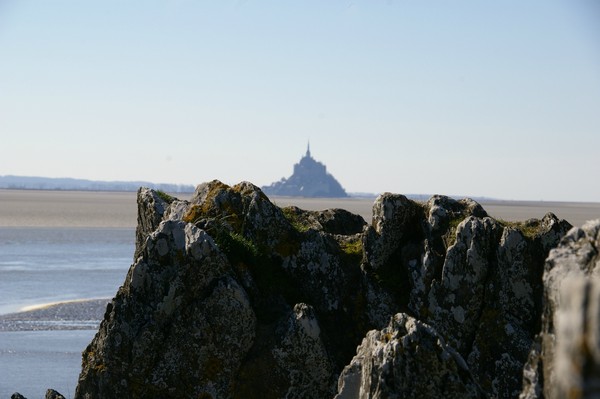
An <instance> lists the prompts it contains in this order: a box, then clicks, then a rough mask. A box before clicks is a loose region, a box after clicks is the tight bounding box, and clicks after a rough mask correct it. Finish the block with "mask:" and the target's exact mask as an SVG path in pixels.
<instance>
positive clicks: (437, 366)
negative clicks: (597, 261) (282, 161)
mask: <svg viewBox="0 0 600 399" xmlns="http://www.w3.org/2000/svg"><path fill="white" fill-rule="evenodd" d="M569 228H570V225H569V224H568V223H566V222H564V221H560V220H558V219H557V218H556V217H555V216H554V215H551V214H549V215H546V216H545V217H544V218H543V219H542V220H529V221H526V222H523V223H516V222H504V221H499V220H494V219H493V218H491V217H488V215H487V214H486V213H485V211H484V210H483V208H481V206H480V205H479V204H477V203H476V202H475V201H472V200H469V199H465V200H460V201H456V200H453V199H450V198H448V197H444V196H435V197H432V198H431V199H430V200H429V201H428V202H427V203H426V204H422V203H417V202H414V201H411V200H409V199H407V198H406V197H404V196H401V195H394V194H389V193H388V194H384V195H382V196H380V197H379V198H378V199H377V200H376V202H375V204H374V207H373V221H372V223H371V225H366V223H365V222H364V220H362V218H360V217H359V216H355V215H352V214H350V213H348V212H346V211H343V210H338V209H332V210H327V211H322V212H309V211H303V210H301V209H298V208H295V207H288V208H284V209H280V208H278V207H277V206H275V205H273V204H272V203H271V202H270V201H269V199H268V197H267V196H266V195H265V194H264V193H263V192H262V191H261V190H260V189H259V188H258V187H256V186H254V185H252V184H250V183H247V182H242V183H240V184H237V185H235V186H233V187H230V186H227V185H225V184H223V183H221V182H219V181H216V180H215V181H212V182H209V183H204V184H201V185H199V186H198V187H197V189H196V191H195V193H194V195H193V196H192V198H191V199H190V201H180V200H177V199H175V198H172V197H169V196H166V195H164V194H162V193H159V192H154V191H152V190H147V189H141V190H140V191H139V193H138V229H137V231H136V257H135V262H134V264H133V265H132V266H131V268H130V270H129V272H128V274H127V276H126V279H125V282H124V284H123V286H122V287H121V288H120V290H119V292H118V293H117V295H116V297H115V298H114V299H113V300H112V302H111V303H110V304H109V305H108V307H107V310H106V312H105V314H104V318H103V321H102V324H101V326H100V330H99V332H98V334H97V335H96V337H95V338H94V340H93V341H92V343H91V344H90V345H89V347H88V348H87V349H86V351H85V352H84V356H83V367H82V373H81V375H80V381H79V385H78V388H77V392H76V397H77V398H95V397H98V398H99V397H132V398H137V397H198V396H202V397H209V396H210V397H213V398H214V397H219V398H221V397H223V398H230V397H233V398H246V397H263V398H281V397H298V398H300V397H309V398H310V397H316V398H321V397H331V396H333V395H334V393H335V382H336V381H337V380H338V377H339V373H340V372H342V370H344V369H345V371H344V374H343V376H344V377H343V378H342V379H341V380H340V384H341V385H340V392H339V394H340V395H341V396H340V397H355V396H356V395H359V397H410V395H421V396H420V397H438V396H437V395H446V396H449V397H461V395H466V397H471V396H473V395H474V396H475V397H478V396H480V395H481V394H482V392H483V393H485V395H487V396H489V397H499V398H508V397H516V396H517V395H518V394H519V392H520V391H521V375H522V369H523V365H524V363H525V362H526V361H527V359H528V358H529V359H532V360H531V361H532V362H534V363H535V362H537V363H536V364H533V363H532V365H531V366H528V368H527V370H528V371H527V373H528V374H527V375H529V376H531V379H532V381H534V380H535V381H540V382H539V384H543V378H537V377H536V376H539V373H538V374H536V373H537V371H536V370H537V369H536V367H538V366H539V364H541V362H542V360H539V359H544V356H545V355H544V349H543V348H544V346H543V342H544V339H543V338H544V335H543V334H542V335H540V336H539V338H538V339H537V340H536V334H537V333H538V332H539V331H540V320H541V315H542V297H543V295H544V294H543V293H544V292H545V291H544V286H543V285H542V273H543V272H544V260H545V259H546V257H547V255H548V252H549V251H550V249H551V248H552V247H553V246H555V245H556V244H557V243H558V241H559V240H560V239H561V237H562V236H563V235H564V234H565V233H566V231H567V230H568V229H569ZM587 229H588V230H589V231H591V230H590V229H589V228H587ZM588 230H585V231H588ZM585 231H584V230H581V231H580V232H578V233H577V232H575V233H573V234H575V236H574V238H572V239H571V240H572V241H576V240H578V239H579V237H580V236H582V235H585V234H589V232H588V233H585ZM567 241H568V239H567ZM571 258H573V256H571ZM586 264H587V263H586ZM548 295H550V293H548ZM549 306H551V305H549ZM549 312H550V311H549ZM408 315H410V316H408ZM392 317H393V321H392V323H391V324H390V322H389V320H390V318H392ZM369 330H373V331H372V332H370V333H369V334H368V335H366V334H367V332H368V331H369ZM365 336H366V338H365ZM361 341H362V342H363V345H361V348H359V354H358V355H357V353H356V347H357V345H359V344H360V343H361ZM537 343H539V348H540V350H539V351H538V352H531V353H530V349H531V348H532V346H533V345H534V344H537ZM423 348H427V350H423ZM355 355H357V356H356V357H354V356H355ZM384 355H385V356H384ZM528 356H529V357H528ZM353 357H354V360H352V359H353ZM360 359H375V360H373V361H374V362H375V363H365V362H363V361H362V360H360ZM536 359H537V360H536ZM351 361H352V362H351ZM346 366H347V367H346ZM427 368H431V370H433V372H432V373H430V374H431V375H429V374H427V372H426V371H427ZM378 376H379V377H378ZM407 378H408V380H407ZM536 378H537V380H536ZM533 391H535V389H533ZM361 392H363V393H364V395H363V394H361ZM348 395H349V396H348ZM352 395H354V396H352ZM361 395H362V396H361ZM407 395H408V396H407Z"/></svg>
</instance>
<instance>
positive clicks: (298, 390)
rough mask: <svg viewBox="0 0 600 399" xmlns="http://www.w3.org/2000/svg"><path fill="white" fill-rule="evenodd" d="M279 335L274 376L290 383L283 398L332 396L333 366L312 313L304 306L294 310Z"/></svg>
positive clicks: (273, 351) (273, 352) (302, 304)
mask: <svg viewBox="0 0 600 399" xmlns="http://www.w3.org/2000/svg"><path fill="white" fill-rule="evenodd" d="M280 330H281V331H279V332H278V334H277V335H278V336H280V337H282V339H281V341H280V342H279V343H278V344H277V345H276V346H275V348H274V349H273V350H272V354H273V358H274V359H275V366H276V368H277V372H279V373H282V374H284V375H286V378H285V379H286V380H287V381H289V382H290V385H289V388H288V389H287V391H286V392H285V394H284V395H283V397H286V398H290V399H291V398H298V399H302V398H319V397H323V396H324V395H325V394H327V393H329V395H328V396H331V395H333V385H332V384H331V380H330V376H331V373H332V371H333V370H332V365H331V361H330V359H329V356H328V355H327V350H326V348H325V345H324V344H323V342H322V340H321V328H320V326H319V322H318V320H317V318H316V314H315V312H314V309H313V308H312V307H311V306H309V305H306V304H304V303H300V304H297V305H296V306H294V310H293V312H291V314H290V316H289V318H288V319H287V320H286V321H285V323H283V325H282V326H281V327H280Z"/></svg>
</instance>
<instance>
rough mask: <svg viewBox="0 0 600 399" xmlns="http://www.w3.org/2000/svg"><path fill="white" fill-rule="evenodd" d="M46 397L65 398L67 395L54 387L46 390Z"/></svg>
mask: <svg viewBox="0 0 600 399" xmlns="http://www.w3.org/2000/svg"><path fill="white" fill-rule="evenodd" d="M46 399H65V397H64V396H63V395H61V394H60V393H58V392H56V391H55V390H54V389H48V390H47V391H46Z"/></svg>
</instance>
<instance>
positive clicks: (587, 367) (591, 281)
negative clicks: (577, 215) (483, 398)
mask: <svg viewBox="0 0 600 399" xmlns="http://www.w3.org/2000/svg"><path fill="white" fill-rule="evenodd" d="M599 274H600V220H594V221H589V222H587V223H586V224H584V225H583V226H582V227H581V228H577V227H575V228H573V229H571V230H570V231H569V232H568V234H567V235H566V236H565V237H564V238H563V239H562V241H561V242H560V244H559V245H558V247H556V248H554V249H552V250H551V251H550V254H549V256H548V258H547V260H546V263H545V268H544V275H543V282H544V294H543V295H544V309H543V315H542V327H541V332H540V334H539V335H538V336H537V337H536V345H535V346H534V347H533V348H532V350H531V352H530V354H529V359H528V362H527V364H526V366H525V369H524V373H523V393H522V395H521V398H528V399H533V398H543V397H545V398H595V397H599V396H600V278H599Z"/></svg>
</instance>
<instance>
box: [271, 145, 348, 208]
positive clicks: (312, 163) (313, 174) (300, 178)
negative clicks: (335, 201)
mask: <svg viewBox="0 0 600 399" xmlns="http://www.w3.org/2000/svg"><path fill="white" fill-rule="evenodd" d="M262 190H263V191H264V193H265V194H267V195H282V196H289V197H321V198H338V197H348V194H346V191H344V189H343V188H342V186H341V184H340V183H338V181H337V180H336V179H335V178H334V177H333V176H332V175H330V174H329V173H327V168H326V167H325V165H323V164H322V163H321V162H318V161H316V160H315V159H314V158H313V157H312V156H311V155H310V143H309V144H308V147H307V149H306V154H305V155H304V156H303V157H302V159H301V160H300V162H298V163H297V164H295V165H294V173H293V174H292V176H290V177H289V178H287V179H286V178H282V179H281V180H280V181H278V182H275V183H273V184H271V185H270V186H263V187H262Z"/></svg>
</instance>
